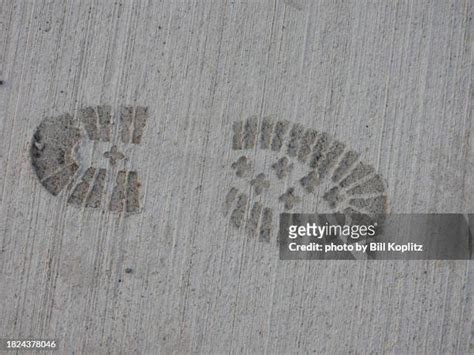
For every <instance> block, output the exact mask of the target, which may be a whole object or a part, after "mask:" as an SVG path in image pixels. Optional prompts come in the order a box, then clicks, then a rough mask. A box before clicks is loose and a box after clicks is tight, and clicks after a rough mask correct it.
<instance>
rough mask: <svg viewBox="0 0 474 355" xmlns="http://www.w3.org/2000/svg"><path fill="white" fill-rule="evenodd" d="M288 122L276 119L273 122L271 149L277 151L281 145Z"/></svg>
mask: <svg viewBox="0 0 474 355" xmlns="http://www.w3.org/2000/svg"><path fill="white" fill-rule="evenodd" d="M289 126H290V122H288V121H277V123H276V124H275V130H274V132H273V139H272V150H273V151H274V152H279V151H280V149H281V147H282V146H283V140H284V139H285V134H286V132H287V131H288V127H289Z"/></svg>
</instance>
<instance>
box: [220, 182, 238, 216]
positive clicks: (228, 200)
mask: <svg viewBox="0 0 474 355" xmlns="http://www.w3.org/2000/svg"><path fill="white" fill-rule="evenodd" d="M238 192H239V190H237V189H236V188H235V187H231V189H230V190H229V192H228V193H227V195H226V196H225V200H224V206H223V207H224V216H227V215H228V214H229V212H230V209H231V207H232V203H233V202H234V200H235V198H236V197H237V193H238Z"/></svg>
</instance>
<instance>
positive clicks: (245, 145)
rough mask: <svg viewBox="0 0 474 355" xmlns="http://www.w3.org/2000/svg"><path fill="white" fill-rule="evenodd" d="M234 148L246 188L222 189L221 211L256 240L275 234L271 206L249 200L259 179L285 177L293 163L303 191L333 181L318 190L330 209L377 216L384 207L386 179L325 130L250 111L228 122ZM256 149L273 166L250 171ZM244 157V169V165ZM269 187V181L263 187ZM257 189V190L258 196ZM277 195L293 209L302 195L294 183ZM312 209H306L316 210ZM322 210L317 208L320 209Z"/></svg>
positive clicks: (286, 207)
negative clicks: (298, 169)
mask: <svg viewBox="0 0 474 355" xmlns="http://www.w3.org/2000/svg"><path fill="white" fill-rule="evenodd" d="M231 145H232V150H233V151H234V152H235V153H238V154H237V155H240V156H238V158H237V159H235V157H234V160H233V161H232V163H231V164H230V167H231V169H233V170H235V171H234V173H235V176H236V178H237V179H243V180H247V183H248V184H249V187H250V189H249V190H250V192H249V193H247V192H246V191H243V190H241V189H239V188H238V187H236V186H231V187H230V189H229V191H228V192H227V193H226V194H225V197H224V202H223V214H224V216H227V217H228V218H229V223H230V225H231V226H232V227H233V228H235V229H240V228H244V229H245V231H246V234H247V235H248V236H255V235H257V236H258V237H259V239H260V240H263V241H269V240H270V238H271V237H272V236H274V235H275V234H276V233H275V232H274V231H273V230H272V229H275V228H274V227H272V224H273V222H274V221H273V218H274V217H275V216H276V215H277V213H276V212H275V211H274V209H273V208H271V207H269V206H266V205H263V204H262V202H261V201H258V200H255V199H252V197H253V196H254V193H253V192H252V191H251V188H254V187H255V186H254V185H255V183H256V181H257V180H259V181H261V180H264V179H266V180H267V181H269V184H271V181H272V179H271V178H270V176H271V175H272V174H273V176H275V178H276V179H279V180H284V179H286V177H287V175H288V174H290V173H291V172H292V170H293V168H294V167H295V165H299V166H300V167H301V166H304V167H305V168H306V174H305V175H303V176H300V177H299V178H298V179H297V180H298V181H297V182H296V181H295V183H297V184H299V189H300V190H301V189H302V190H303V191H305V193H306V194H313V193H315V192H319V191H317V190H318V188H319V187H320V186H321V185H322V182H323V181H325V182H326V183H329V185H330V186H331V187H330V188H328V189H327V190H325V191H323V193H322V194H321V195H322V196H323V200H324V201H325V202H326V203H327V205H328V206H329V208H331V210H330V211H324V213H338V214H342V215H345V216H346V217H348V218H349V220H350V217H351V216H355V215H357V216H358V218H370V219H373V220H375V219H378V218H380V216H381V215H382V216H383V215H385V214H387V212H388V196H387V183H386V182H385V180H384V179H383V177H382V176H381V175H380V174H379V173H377V171H376V170H375V169H374V168H373V167H372V166H371V165H369V164H367V163H365V162H363V161H362V160H361V157H360V154H359V153H358V152H356V151H354V150H352V149H350V148H348V147H347V146H346V145H345V144H344V143H342V142H340V141H339V140H337V139H336V138H334V137H332V136H331V135H329V134H328V133H327V132H324V131H319V130H316V129H314V128H311V127H305V126H303V125H301V124H299V123H290V122H289V121H287V120H274V119H272V118H271V117H264V118H263V119H261V120H258V118H257V117H256V116H251V117H249V118H247V119H245V120H240V121H236V122H233V124H232V144H231ZM255 150H263V151H267V152H269V153H270V154H272V155H274V157H273V160H274V163H273V164H271V169H269V170H266V171H261V170H258V171H252V169H251V168H249V167H252V166H253V165H254V162H253V161H252V158H251V155H252V153H253V152H254V151H255ZM243 162H245V166H247V168H246V169H242V166H243V164H242V163H243ZM243 170H245V171H243ZM261 188H262V189H264V188H268V184H266V185H265V186H263V187H261ZM260 193H261V191H256V195H259V194H260ZM275 198H276V199H278V201H279V202H280V203H281V204H282V205H283V208H282V209H281V210H280V212H292V210H293V208H294V207H295V206H296V205H297V204H298V203H299V202H300V201H301V199H302V198H304V196H299V195H298V193H297V192H296V187H295V186H289V187H288V188H287V190H286V191H281V194H280V195H279V196H275ZM314 212H316V211H305V213H314ZM319 212H321V211H319Z"/></svg>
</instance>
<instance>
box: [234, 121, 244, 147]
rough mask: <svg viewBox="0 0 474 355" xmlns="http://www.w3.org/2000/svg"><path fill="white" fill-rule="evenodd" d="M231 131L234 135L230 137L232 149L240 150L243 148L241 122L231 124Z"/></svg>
mask: <svg viewBox="0 0 474 355" xmlns="http://www.w3.org/2000/svg"><path fill="white" fill-rule="evenodd" d="M232 130H233V131H234V135H233V137H232V149H234V150H240V149H242V148H243V145H242V140H243V123H242V121H237V122H234V123H233V124H232Z"/></svg>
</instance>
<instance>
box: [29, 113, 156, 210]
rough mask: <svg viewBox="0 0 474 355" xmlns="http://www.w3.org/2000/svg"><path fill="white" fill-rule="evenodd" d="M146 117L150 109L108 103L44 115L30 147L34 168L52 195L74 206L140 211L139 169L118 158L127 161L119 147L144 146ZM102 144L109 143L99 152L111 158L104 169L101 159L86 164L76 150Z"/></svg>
mask: <svg viewBox="0 0 474 355" xmlns="http://www.w3.org/2000/svg"><path fill="white" fill-rule="evenodd" d="M114 116H117V117H114ZM114 118H116V119H115V120H114ZM148 118H149V115H148V108H147V107H143V106H122V107H120V108H119V110H117V112H113V111H112V108H111V106H108V105H98V106H87V107H82V108H80V109H79V110H78V111H77V113H76V115H75V117H73V115H71V114H70V113H64V114H62V115H58V116H52V117H51V116H49V117H45V118H44V119H43V120H42V121H41V122H40V124H39V125H38V126H37V127H36V129H35V131H34V134H33V138H32V141H31V145H30V159H31V165H32V168H33V171H34V173H35V175H36V177H37V178H38V180H39V181H40V183H41V185H42V186H43V187H44V188H45V189H46V190H47V191H48V192H49V193H50V194H52V195H53V196H59V195H60V194H65V195H66V201H67V204H69V205H72V206H74V207H78V208H93V209H99V208H100V209H102V210H108V211H110V212H114V213H122V212H125V213H128V214H135V213H140V212H142V203H141V200H142V196H141V191H140V186H141V185H140V180H139V178H138V173H137V172H136V171H134V170H130V169H128V168H126V167H125V168H124V166H122V168H120V167H119V166H118V162H120V161H122V160H124V161H126V160H127V157H126V156H125V154H124V153H122V152H121V150H120V149H119V148H118V146H122V147H125V146H132V147H133V146H134V145H139V144H141V141H142V137H143V135H144V131H145V127H146V124H147V121H148ZM114 129H115V131H114ZM114 133H115V134H114ZM99 143H100V144H105V146H110V147H109V148H107V149H104V151H103V152H101V153H102V154H103V157H105V158H106V159H108V160H109V164H108V166H107V167H101V166H99V165H100V164H97V162H90V166H83V164H84V162H83V161H82V160H83V159H81V156H80V155H79V153H78V152H79V150H80V146H81V144H82V145H85V146H88V145H91V144H94V145H95V144H99ZM93 149H95V148H93ZM86 165H87V163H86ZM110 183H111V184H113V186H112V192H111V193H107V190H108V189H107V186H106V185H108V184H110Z"/></svg>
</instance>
